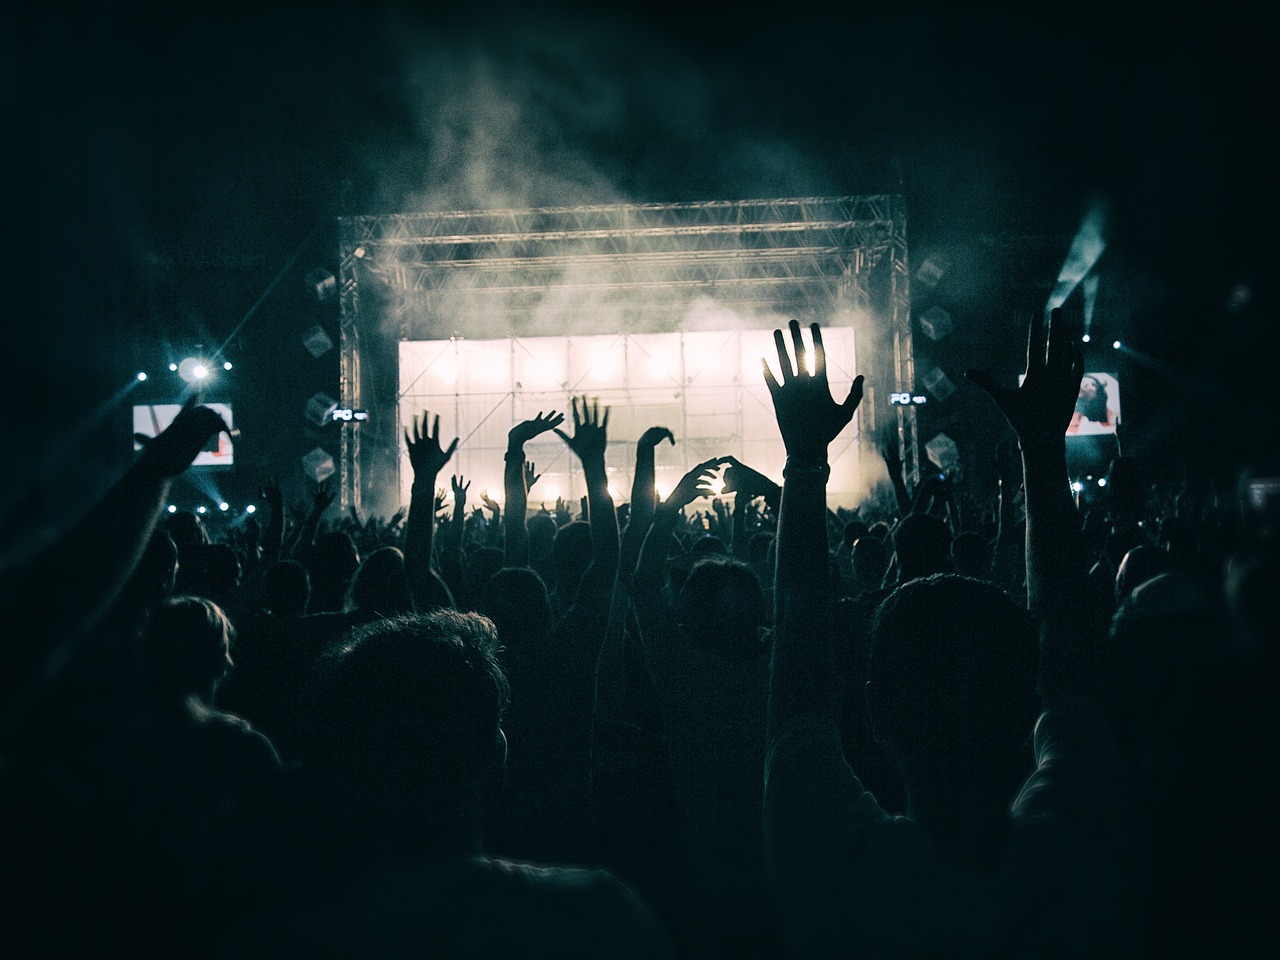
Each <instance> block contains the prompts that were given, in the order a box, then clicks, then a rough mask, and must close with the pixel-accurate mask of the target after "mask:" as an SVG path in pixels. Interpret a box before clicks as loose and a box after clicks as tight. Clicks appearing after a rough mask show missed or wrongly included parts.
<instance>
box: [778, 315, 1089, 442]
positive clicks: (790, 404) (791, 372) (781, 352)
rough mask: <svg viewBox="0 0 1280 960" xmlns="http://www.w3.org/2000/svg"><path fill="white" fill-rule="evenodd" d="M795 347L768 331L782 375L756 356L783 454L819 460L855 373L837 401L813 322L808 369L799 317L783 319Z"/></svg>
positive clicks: (835, 432) (857, 392) (858, 387)
mask: <svg viewBox="0 0 1280 960" xmlns="http://www.w3.org/2000/svg"><path fill="white" fill-rule="evenodd" d="M788 326H789V328H790V330H791V341H792V344H793V347H794V350H795V360H794V362H793V361H792V359H791V357H790V355H789V354H788V352H787V343H786V340H785V339H784V337H783V335H782V331H781V330H774V331H773V341H774V344H775V345H776V346H777V348H778V367H779V368H780V370H781V374H782V380H781V382H779V380H778V378H777V377H775V376H774V375H773V371H772V370H771V369H770V368H769V361H768V360H766V359H762V360H761V361H760V362H761V364H762V365H763V367H764V379H765V383H766V384H767V385H768V387H769V394H770V396H772V397H773V411H774V415H775V416H776V417H777V420H778V429H779V431H781V433H782V443H783V445H784V446H785V447H786V450H787V457H788V458H796V459H798V460H802V461H805V462H806V463H807V462H825V461H826V457H827V447H828V446H829V445H830V443H831V441H832V440H834V439H835V438H836V437H837V436H839V434H840V431H841V430H843V429H844V428H845V427H846V426H848V425H849V422H850V421H851V420H852V419H853V414H854V411H855V410H857V409H858V404H859V403H861V402H862V380H863V378H862V377H861V376H858V377H856V378H855V379H854V381H853V384H852V385H851V386H850V388H849V395H848V396H847V397H846V398H845V399H844V402H843V403H836V402H835V400H833V399H832V398H831V386H830V384H829V383H828V381H827V352H826V350H825V348H824V347H823V345H822V332H821V330H820V329H819V327H818V324H816V323H811V324H809V331H810V335H811V336H812V339H813V372H812V373H810V372H809V370H808V363H807V358H808V353H809V351H808V350H807V349H806V348H805V345H804V339H803V338H802V336H801V334H800V323H799V321H796V320H792V321H791V322H790V324H789V325H788ZM1064 429H1065V428H1064Z"/></svg>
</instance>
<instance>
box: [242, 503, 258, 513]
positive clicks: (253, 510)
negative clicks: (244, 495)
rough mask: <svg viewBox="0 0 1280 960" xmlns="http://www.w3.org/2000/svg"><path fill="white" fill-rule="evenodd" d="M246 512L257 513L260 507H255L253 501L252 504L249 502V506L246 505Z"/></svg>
mask: <svg viewBox="0 0 1280 960" xmlns="http://www.w3.org/2000/svg"><path fill="white" fill-rule="evenodd" d="M244 512H245V513H257V512H258V508H257V507H255V506H254V505H253V504H252V503H251V504H249V505H248V506H247V507H245V508H244Z"/></svg>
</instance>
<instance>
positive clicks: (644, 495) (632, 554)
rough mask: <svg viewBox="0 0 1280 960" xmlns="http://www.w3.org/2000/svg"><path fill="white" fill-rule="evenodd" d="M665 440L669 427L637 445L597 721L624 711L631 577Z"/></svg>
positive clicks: (600, 665) (603, 650)
mask: <svg viewBox="0 0 1280 960" xmlns="http://www.w3.org/2000/svg"><path fill="white" fill-rule="evenodd" d="M663 440H666V441H667V442H668V443H670V444H671V445H672V446H674V445H675V442H676V438H675V435H674V434H672V432H671V431H670V430H668V429H667V428H666V427H650V428H649V429H648V430H646V431H645V432H644V433H642V434H641V435H640V439H639V440H638V441H637V442H636V472H635V476H634V477H633V479H632V482H631V502H630V508H629V509H628V511H627V526H626V529H625V530H624V531H623V534H622V545H621V548H620V551H619V559H618V572H617V575H616V576H615V577H614V581H613V592H612V594H611V595H610V599H609V622H608V624H607V626H606V627H605V632H604V639H603V640H602V642H601V644H600V653H599V655H598V656H597V658H596V695H595V696H596V699H595V716H596V717H597V719H603V718H610V719H612V718H614V717H616V716H617V715H618V714H619V713H620V712H621V709H622V698H623V694H624V692H625V690H626V682H627V679H626V655H625V654H626V646H625V641H626V630H627V621H628V618H629V615H630V611H631V577H632V575H633V573H634V572H635V566H636V561H637V558H638V557H639V555H640V548H641V546H642V545H643V544H644V538H645V535H646V534H647V533H648V532H649V526H650V524H651V523H652V522H653V513H654V510H655V509H656V507H657V503H658V492H657V487H656V486H655V476H656V468H655V466H654V449H655V448H656V447H657V446H658V444H659V443H661V442H662V441H663ZM633 627H635V628H636V629H638V625H634V624H633Z"/></svg>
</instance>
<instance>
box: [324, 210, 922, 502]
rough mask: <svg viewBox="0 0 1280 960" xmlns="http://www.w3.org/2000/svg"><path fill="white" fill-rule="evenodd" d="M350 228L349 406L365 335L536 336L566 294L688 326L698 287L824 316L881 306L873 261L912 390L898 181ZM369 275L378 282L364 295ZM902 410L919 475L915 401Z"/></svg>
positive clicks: (394, 218) (739, 306)
mask: <svg viewBox="0 0 1280 960" xmlns="http://www.w3.org/2000/svg"><path fill="white" fill-rule="evenodd" d="M338 228H339V265H340V266H339V270H340V275H339V291H340V300H341V321H340V326H341V383H340V389H341V392H342V401H343V402H344V403H345V404H348V405H351V406H356V407H367V406H369V404H368V403H367V402H366V400H367V399H368V397H367V396H366V393H367V391H366V384H365V383H364V382H363V378H362V369H361V368H362V364H361V350H362V345H361V340H362V337H364V338H366V339H367V338H369V337H371V336H375V335H376V336H380V337H384V338H385V337H387V336H388V334H392V333H394V335H396V336H398V338H400V339H442V338H448V337H450V336H467V337H474V338H483V337H495V338H496V337H510V336H526V335H527V336H534V335H539V330H538V318H539V316H540V313H539V311H540V310H542V309H543V308H544V307H545V305H546V304H547V303H548V302H549V301H550V300H553V299H555V300H559V301H561V302H564V301H566V300H567V301H568V302H569V304H570V312H572V304H573V303H575V302H576V303H579V304H582V305H583V306H584V309H583V310H582V314H583V317H582V326H581V329H577V328H576V326H575V329H571V330H566V329H563V327H561V328H560V329H558V330H556V331H555V332H557V333H559V334H561V335H563V334H565V333H571V334H572V333H582V334H585V333H603V332H609V330H613V331H618V332H633V331H635V332H638V331H641V330H674V329H680V324H681V322H682V318H683V317H684V316H685V315H686V314H687V312H688V308H689V305H690V303H691V302H693V300H694V299H695V298H697V297H699V296H702V297H707V298H710V299H712V300H713V301H714V302H715V303H717V304H719V305H722V306H724V307H726V308H730V309H733V310H734V311H735V312H737V313H738V314H739V315H740V316H748V317H751V316H754V317H759V318H760V322H761V324H762V325H764V324H766V323H767V324H769V325H773V324H775V323H776V322H777V317H778V316H789V317H797V318H799V319H802V320H808V319H812V320H818V321H825V320H826V318H827V317H828V316H829V315H830V314H831V312H832V311H833V310H835V309H838V308H842V307H843V308H854V309H863V310H865V309H867V308H868V307H869V306H870V304H871V302H872V300H873V296H872V290H871V283H872V280H871V277H872V275H873V273H874V274H875V276H877V277H879V278H881V281H880V282H881V283H882V284H887V291H884V290H881V291H880V294H879V296H878V298H875V300H876V303H877V306H876V308H875V309H876V310H877V311H878V312H879V316H877V317H876V318H875V322H876V323H877V324H880V325H881V326H882V328H883V329H885V331H886V332H887V333H890V334H891V343H892V347H893V358H894V363H893V370H892V371H886V372H884V374H882V375H881V376H880V377H879V378H875V377H869V378H868V379H869V380H871V381H872V382H875V381H876V380H877V379H878V380H879V384H880V389H881V390H883V391H885V392H887V391H890V390H914V381H915V370H914V363H913V359H912V349H911V319H910V273H909V269H908V260H907V224H906V205H905V202H904V199H903V198H902V197H901V196H899V195H896V194H884V195H872V196H845V197H800V198H783V199H772V200H735V201H707V202H699V203H672V204H611V205H594V206H577V207H541V208H532V209H524V210H471V211H452V212H436V213H398V214H387V215H375V216H350V217H340V218H338ZM371 288H373V290H374V292H376V296H365V294H368V293H370V291H371ZM374 313H376V314H377V315H376V316H372V315H371V314H374ZM576 323H577V321H575V325H576ZM593 323H594V324H597V326H596V327H595V328H592V327H591V324H593ZM599 324H606V325H607V329H605V328H601V327H600V326H598V325H599ZM375 330H376V331H380V332H379V333H377V334H375V333H374V332H373V331H375ZM548 332H549V331H547V330H545V329H544V330H542V331H541V333H542V334H546V333H548ZM384 413H385V412H384ZM870 414H871V421H872V424H873V425H874V422H875V418H876V416H877V413H876V411H874V410H872V411H870ZM375 415H376V414H375ZM897 418H898V422H897V429H898V434H899V441H900V444H901V449H902V451H903V466H904V472H905V473H906V475H907V478H908V480H909V481H911V482H914V481H916V480H918V479H919V464H918V457H917V450H916V447H917V442H916V431H915V411H914V410H913V409H911V408H899V410H898V413H897ZM360 430H361V426H360V425H356V424H347V425H343V427H342V431H343V433H342V440H341V454H340V480H341V493H340V496H341V503H342V506H343V508H344V509H345V508H347V507H352V506H354V507H356V508H359V507H360V505H361V504H360V501H361V490H362V482H361V442H360Z"/></svg>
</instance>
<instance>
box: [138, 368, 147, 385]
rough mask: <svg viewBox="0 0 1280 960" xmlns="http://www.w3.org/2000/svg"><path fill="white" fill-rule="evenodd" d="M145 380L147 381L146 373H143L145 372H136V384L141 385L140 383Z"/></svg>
mask: <svg viewBox="0 0 1280 960" xmlns="http://www.w3.org/2000/svg"><path fill="white" fill-rule="evenodd" d="M145 379H147V374H146V371H145V370H139V371H138V382H139V383H142V381H143V380H145Z"/></svg>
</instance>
